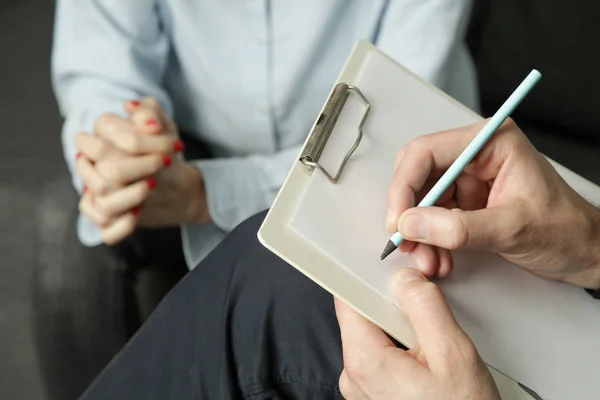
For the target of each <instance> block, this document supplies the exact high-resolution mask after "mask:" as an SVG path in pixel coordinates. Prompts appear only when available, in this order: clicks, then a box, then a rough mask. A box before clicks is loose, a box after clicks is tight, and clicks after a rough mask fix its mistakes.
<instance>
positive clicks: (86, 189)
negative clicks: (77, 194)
mask: <svg viewBox="0 0 600 400" xmlns="http://www.w3.org/2000/svg"><path fill="white" fill-rule="evenodd" d="M87 192H88V187H87V186H84V187H83V194H86V193H87Z"/></svg>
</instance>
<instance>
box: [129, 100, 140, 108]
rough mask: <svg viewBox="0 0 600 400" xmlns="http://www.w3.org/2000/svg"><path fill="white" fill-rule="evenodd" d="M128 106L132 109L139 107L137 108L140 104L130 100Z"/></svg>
mask: <svg viewBox="0 0 600 400" xmlns="http://www.w3.org/2000/svg"><path fill="white" fill-rule="evenodd" d="M129 104H130V105H131V106H132V107H139V106H140V102H139V101H137V100H131V101H130V102H129Z"/></svg>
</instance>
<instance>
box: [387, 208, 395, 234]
mask: <svg viewBox="0 0 600 400" xmlns="http://www.w3.org/2000/svg"><path fill="white" fill-rule="evenodd" d="M385 226H386V228H387V230H388V231H390V232H394V231H396V230H397V229H398V228H397V227H398V213H396V211H394V210H393V209H391V208H388V210H387V215H386V217H385Z"/></svg>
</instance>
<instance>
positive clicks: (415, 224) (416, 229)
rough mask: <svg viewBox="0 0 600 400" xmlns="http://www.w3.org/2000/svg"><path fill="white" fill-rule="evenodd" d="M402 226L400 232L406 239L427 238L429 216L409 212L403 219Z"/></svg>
mask: <svg viewBox="0 0 600 400" xmlns="http://www.w3.org/2000/svg"><path fill="white" fill-rule="evenodd" d="M400 228H401V232H400V233H401V234H402V236H404V238H406V239H411V240H426V239H427V237H428V236H429V218H428V217H427V216H426V215H423V214H419V213H414V214H409V215H407V216H406V217H405V218H404V220H403V221H402V225H401V226H400Z"/></svg>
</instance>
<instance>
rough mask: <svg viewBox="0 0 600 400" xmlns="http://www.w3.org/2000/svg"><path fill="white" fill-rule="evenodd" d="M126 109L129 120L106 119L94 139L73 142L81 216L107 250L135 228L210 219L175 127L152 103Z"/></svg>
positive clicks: (147, 101)
mask: <svg viewBox="0 0 600 400" xmlns="http://www.w3.org/2000/svg"><path fill="white" fill-rule="evenodd" d="M126 109H127V111H128V112H129V113H130V118H129V119H123V118H121V117H118V116H116V115H112V114H106V115H104V116H102V117H101V118H100V119H99V120H98V121H97V123H96V126H95V132H94V134H93V135H89V134H86V133H82V134H79V135H78V136H77V137H76V147H77V149H78V150H79V154H78V160H77V164H76V165H77V172H78V174H79V176H80V177H81V179H82V181H83V182H84V184H85V188H86V189H85V191H84V194H83V196H82V198H81V201H80V210H81V212H82V213H83V214H84V215H86V216H87V217H88V218H89V219H90V220H91V221H92V222H94V223H95V224H96V225H98V226H99V227H100V229H101V232H102V237H103V240H104V242H105V243H107V244H109V245H112V244H116V243H118V242H120V241H122V240H123V239H124V238H126V237H127V236H129V235H130V234H131V233H132V232H133V231H134V229H135V227H136V226H146V227H161V226H171V225H178V224H181V223H184V222H192V221H194V222H196V221H202V220H204V219H207V214H208V213H207V211H206V205H205V194H204V192H203V189H204V188H203V184H202V178H201V175H200V172H199V171H198V170H196V169H195V168H193V167H192V166H189V165H188V164H186V163H185V162H184V160H183V157H182V156H181V154H180V152H181V150H182V149H183V144H182V143H181V141H180V140H179V137H178V134H177V128H176V126H175V124H174V123H173V122H172V121H171V120H170V119H168V118H166V117H165V115H164V114H163V113H162V110H161V109H160V107H159V106H158V103H157V102H156V101H154V100H152V99H144V100H142V101H141V102H137V101H134V102H128V103H127V104H126ZM204 214H206V215H204Z"/></svg>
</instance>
